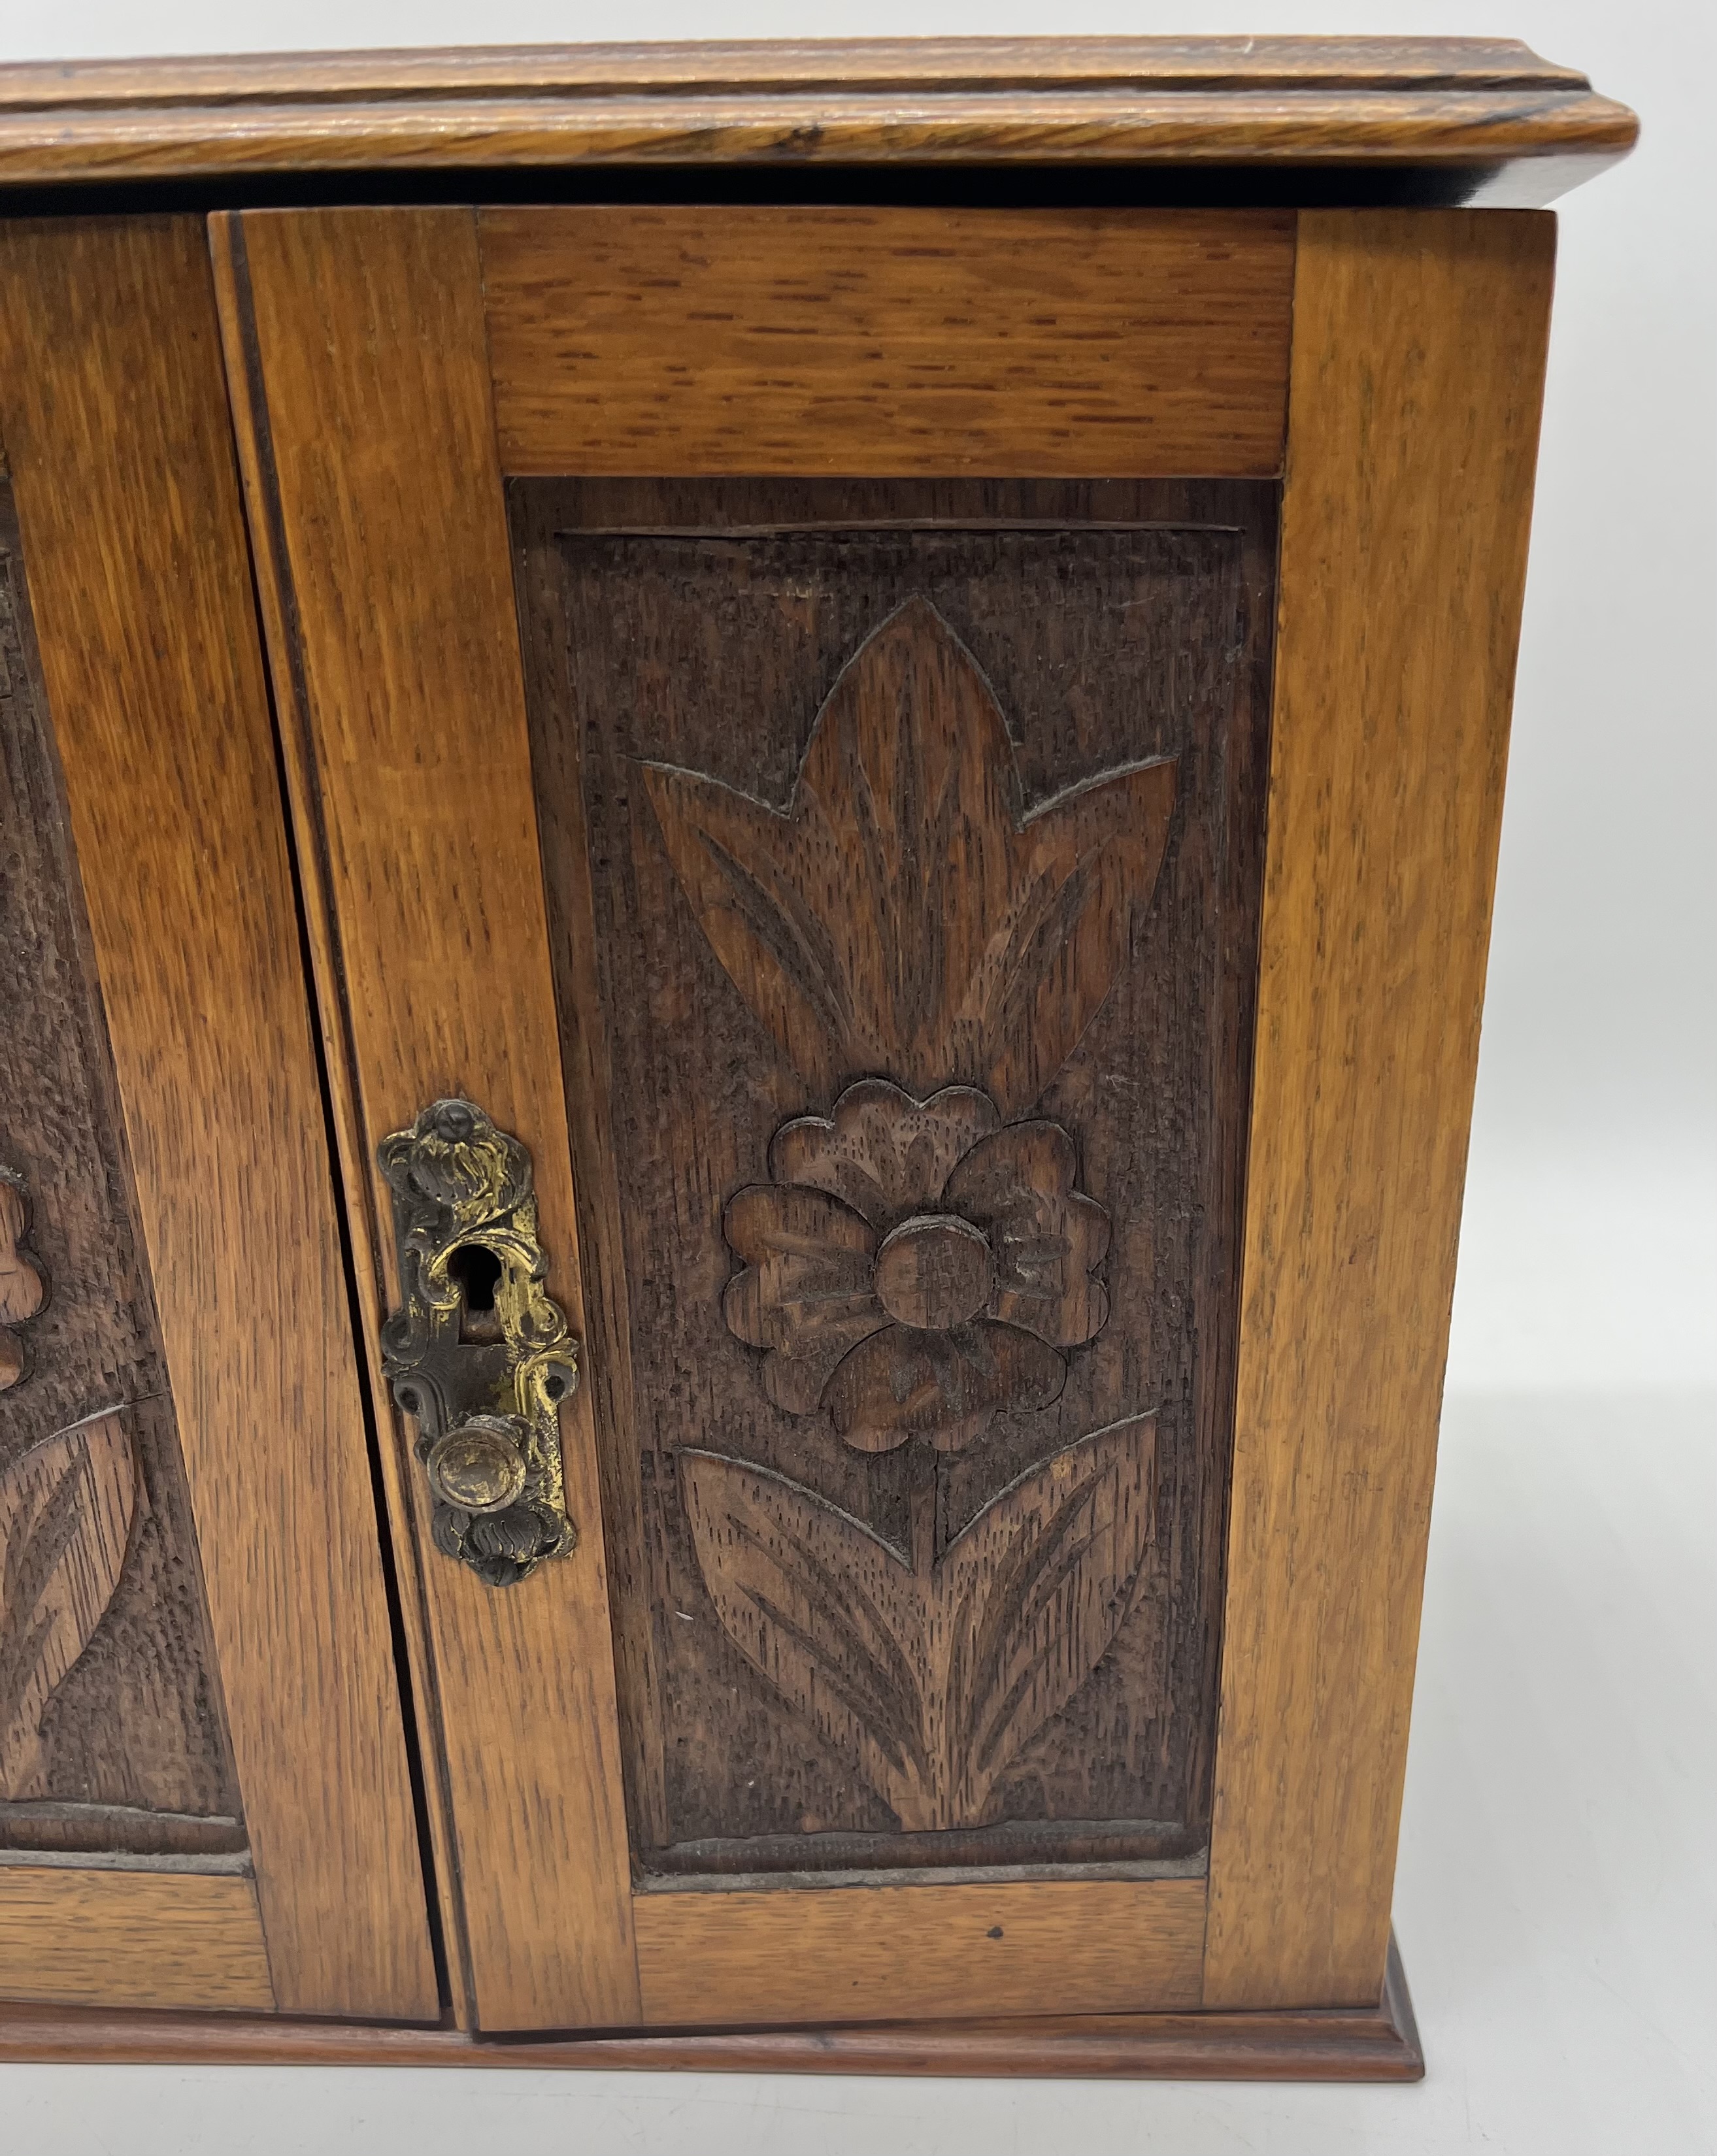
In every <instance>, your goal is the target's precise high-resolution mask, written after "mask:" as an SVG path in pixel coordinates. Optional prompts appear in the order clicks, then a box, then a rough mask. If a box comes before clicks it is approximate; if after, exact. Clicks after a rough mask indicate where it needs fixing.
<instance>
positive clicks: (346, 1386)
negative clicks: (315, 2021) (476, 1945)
mask: <svg viewBox="0 0 1717 2156" xmlns="http://www.w3.org/2000/svg"><path fill="white" fill-rule="evenodd" d="M0 423H3V428H4V433H5V438H6V442H7V445H8V450H9V451H10V454H11V458H12V465H13V481H14V485H15V486H16V489H17V496H18V516H19V521H20V524H21V526H22V530H23V542H24V547H25V552H26V557H27V558H28V561H29V562H30V566H31V574H32V598H33V605H34V610H35V619H36V627H37V634H38V638H39V644H40V649H41V659H42V670H43V676H44V681H45V683H46V686H47V691H48V700H49V709H50V711H51V712H52V715H53V719H54V727H55V732H56V736H57V739H58V742H59V752H60V757H61V761H62V763H63V765H64V773H65V779H66V791H67V796H68V798H69V803H70V809H71V821H72V829H73V834H74V837H75V841H76V846H77V853H78V859H79V862H80V867H81V870H82V874H83V880H84V885H85V896H86V898H87V901H88V906H89V915H90V931H91V936H92V940H93V944H94V949H95V962H96V968H97V972H98V973H99V976H100V984H101V988H102V992H103V996H104V999H105V1004H106V1008H107V1014H108V1025H109V1030H110V1034H111V1040H112V1046H113V1054H114V1063H115V1068H116V1074H117V1078H118V1086H119V1093H120V1098H121V1102H122V1103H123V1106H124V1113H125V1122H126V1138H127V1142H128V1143H129V1146H130V1148H131V1158H132V1162H133V1165H134V1169H135V1174H136V1189H137V1198H138V1209H139V1214H140V1216H141V1224H142V1228H143V1233H144V1240H145V1245H146V1248H147V1254H148V1257H149V1260H150V1263H151V1267H152V1272H153V1276H154V1278H155V1281H156V1282H157V1287H158V1288H159V1290H160V1291H161V1298H162V1302H161V1321H162V1337H163V1341H164V1344H165V1348H166V1357H167V1369H168V1373H169V1375H170V1378H171V1381H172V1391H173V1395H174V1398H175V1399H176V1401H177V1405H178V1412H179V1424H180V1432H181V1437H182V1444H183V1447H184V1453H185V1461H186V1467H187V1472H188V1481H189V1484H190V1491H191V1501H192V1509H193V1515H194V1517H195V1520H196V1524H197V1530H198V1538H199V1543H200V1548H201V1553H202V1558H203V1573H204V1578H205V1582H206V1585H207V1590H208V1606H209V1614H210V1620H211V1630H212V1632H213V1639H214V1643H215V1650H216V1659H217V1662H218V1666H219V1670H220V1674H221V1678H222V1682H223V1685H224V1689H225V1692H226V1698H227V1706H228V1712H229V1718H230V1723H231V1730H232V1740H233V1750H234V1758H235V1759H236V1762H237V1766H238V1772H239V1787H240V1789H241V1790H242V1792H243V1795H244V1805H245V1813H246V1817H247V1820H248V1824H249V1830H250V1838H251V1846H252V1850H253V1852H254V1860H255V1866H256V1876H257V1892H258V1897H259V1901H260V1907H261V1911H262V1916H263V1922H264V1928H265V1933H266V1936H267V1939H268V1946H269V1953H270V1964H271V1967H272V1970H273V1974H274V1988H275V1994H276V1996H277V1998H278V2001H279V2004H280V2006H281V2007H282V2008H283V2009H285V2010H290V2011H299V2012H315V2013H347V2014H357V2015H388V2016H395V2017H398V2018H402V2019H409V2018H414V2017H415V2018H430V2017H433V2016H434V2015H435V2014H436V2013H437V2011H438V2010H439V2007H438V1999H437V1992H436V1985H435V1979H434V1963H433V1958H432V1956H431V1953H430V1949H429V1935H428V1924H427V1917H426V1912H425V1909H424V1898H423V1881H422V1875H421V1866H420V1864H419V1856H418V1847H417V1834H416V1825H415V1820H414V1812H413V1805H412V1799H411V1789H410V1782H409V1773H408V1768H407V1761H406V1753H405V1742H404V1727H403V1722H402V1718H401V1715H400V1712H399V1704H398V1691H397V1687H396V1683H395V1678H394V1673H393V1656H392V1648H391V1640H390V1636H389V1627H388V1614H387V1609H386V1605H385V1600H384V1593H383V1578H382V1572H381V1566H380V1562H379V1557H378V1547H377V1540H376V1520H375V1511H374V1504H373V1497H372V1493H371V1485H370V1476H369V1470H368V1459H367V1450H366V1440H365V1434H364V1427H363V1420H362V1412H361V1406H360V1401H359V1396H358V1390H357V1376H356V1373H355V1370H354V1368H353V1365H352V1336H351V1329H350V1322H349V1316H348V1311H347V1298H346V1294H345V1288H344V1283H343V1280H342V1268H341V1259H340V1250H339V1244H338V1239H337V1232H336V1224H335V1217H334V1212H333V1201H332V1190H331V1187H330V1173H329V1162H328V1155H327V1150H326V1131H325V1124H324V1118H323V1111H322V1103H321V1091H320V1087H319V1084H318V1081H317V1075H316V1063H315V1058H314V1053H313V1049H312V1044H311V1035H310V1030H309V1024H308V1018H307V1014H306V1003H305V984H304V979H303V975H302V972H301V966H300V947H299V937H298V927H297V921H296V911H295V907H294V901H293V895H292V888H291V882H290V870H289V867H288V863H287V859H286V854H285V839H284V834H283V831H282V829H281V822H280V794H279V789H278V784H277V780H276V773H275V758H274V748H273V742H272V738H271V731H270V720H269V711H268V701H267V692H266V688H265V681H264V678H263V673H262V665H261V656H260V650H259V649H258V644H257V639H256V629H255V619H254V613H253V610H252V605H251V594H250V588H249V573H248V567H247V561H246V553H245V540H244V525H243V521H242V517H241V515H240V510H239V494H238V484H237V480H236V476H235V474H234V467H233V452H232V441H231V434H230V429H229V418H228V413H227V409H226V403H225V392H224V382H223V379H222V374H221V362H220V348H219V341H218V327H217V324H216V321H215V316H214V305H213V289H212V285H211V283H210V278H209V269H208V254H207V250H206V247H205V244H204V240H203V227H202V224H201V223H200V221H198V220H193V219H170V218H163V219H150V220H147V221H146V220H139V221H131V220H112V221H103V222H100V223H95V222H90V223H78V222H69V221H68V222H63V223H53V224H44V225H28V224H19V225H13V226H11V227H8V228H0Z"/></svg>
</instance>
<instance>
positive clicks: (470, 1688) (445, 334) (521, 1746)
mask: <svg viewBox="0 0 1717 2156" xmlns="http://www.w3.org/2000/svg"><path fill="white" fill-rule="evenodd" d="M215 244H216V249H217V254H218V256H224V258H225V259H224V266H223V269H222V272H221V283H222V288H223V299H224V315H225V318H226V335H227V339H228V348H229V364H230V365H231V366H232V371H233V372H234V373H235V374H244V375H245V376H246V381H247V393H246V397H245V402H246V403H248V404H249V411H248V413H243V414H241V418H242V423H244V425H245V427H246V430H247V432H248V434H249V438H250V439H249V447H248V449H247V452H246V459H247V465H249V467H250V469H251V471H252V482H251V483H252V487H253V495H254V500H255V505H256V506H257V508H258V509H259V510H260V511H261V512H262V518H263V521H264V524H265V544H264V545H263V547H261V548H260V552H261V554H262V556H263V559H264V561H265V563H267V564H268V565H269V572H270V581H272V582H273V583H275V586H276V587H277V588H276V590H275V593H274V594H273V597H272V598H271V601H270V607H269V613H270V648H271V654H272V656H273V660H274V666H275V675H276V678H277V681H278V682H279V684H280V694H281V697H282V701H283V703H285V704H286V705H287V706H288V707H289V708H290V709H292V710H294V711H296V712H297V713H298V714H299V724H298V726H296V727H295V728H292V729H289V731H290V732H296V734H297V735H298V737H299V741H298V743H297V744H296V745H295V748H294V752H293V754H294V757H295V759H296V762H297V766H298V767H297V768H296V771H295V773H294V782H293V783H294V793H295V797H296V798H295V812H296V814H297V815H298V816H299V818H300V823H301V844H302V847H303V850H304V851H305V853H306V855H312V854H316V852H317V849H318V844H319V842H318V838H317V833H316V819H317V818H318V817H319V818H320V820H321V829H322V830H323V832H324V833H325V839H324V840H323V841H321V852H320V855H319V859H320V860H321V862H324V863H325V864H326V865H325V868H324V869H323V870H322V873H324V874H325V875H326V879H327V888H326V896H325V904H324V906H323V907H322V908H321V909H318V910H320V911H321V912H322V916H323V920H324V921H325V922H326V936H325V937H324V939H323V944H322V947H321V950H320V952H319V954H318V955H319V962H320V964H321V970H322V978H323V982H324V993H325V995H326V994H327V993H328V991H329V989H330V988H333V987H334V986H335V984H337V994H336V996H335V997H334V998H333V1011H334V1012H337V1015H334V1014H333V1013H332V1012H331V1014H330V1015H329V1019H328V1023H329V1024H330V1025H331V1028H332V1029H333V1030H334V1031H335V1033H336V1034H337V1036H338V1035H340V1034H344V1035H345V1036H346V1045H342V1046H341V1048H340V1052H339V1053H337V1055H335V1056H334V1057H333V1058H332V1059H331V1060H332V1061H333V1062H334V1064H335V1065H336V1067H337V1069H340V1070H345V1071H349V1073H350V1081H349V1085H348V1086H347V1089H346V1090H347V1092H348V1100H347V1103H346V1104H344V1107H343V1116H344V1126H345V1127H344V1132H343V1134H342V1142H343V1143H344V1144H345V1146H346V1147H347V1149H348V1168H349V1171H350V1172H352V1183H351V1189H352V1213H353V1215H354V1227H353V1233H354V1236H355V1239H356V1243H357V1250H359V1252H360V1253H361V1254H362V1263H361V1265H360V1270H361V1272H362V1275H363V1299H364V1301H365V1303H366V1317H367V1320H368V1326H367V1329H368V1332H369V1342H368V1345H369V1348H370V1353H371V1355H372V1358H373V1372H374V1376H375V1378H376V1381H377V1385H378V1394H379V1396H380V1397H381V1398H383V1399H385V1398H386V1397H387V1393H386V1390H385V1388H384V1387H383V1383H382V1376H383V1373H382V1372H381V1371H380V1369H379V1368H375V1367H374V1365H375V1361H376V1359H377V1358H378V1340H377V1327H378V1318H379V1316H380V1314H381V1312H382V1310H383V1307H384V1306H385V1307H387V1308H393V1307H395V1306H397V1304H398V1297H399V1280H398V1266H397V1263H396V1259H395V1254H394V1250H393V1231H392V1219H391V1214H390V1211H389V1204H390V1199H389V1193H388V1187H387V1185H386V1183H384V1182H383V1179H382V1178H381V1177H380V1175H379V1174H378V1173H377V1171H376V1170H375V1168H374V1167H373V1163H374V1159H375V1153H376V1148H377V1147H378V1144H379V1143H380V1142H381V1141H382V1139H383V1137H386V1136H387V1135H388V1133H390V1132H396V1131H399V1130H402V1129H407V1128H409V1127H410V1126H411V1125H412V1123H413V1122H414V1119H415V1118H416V1116H418V1115H419V1111H422V1110H423V1109H424V1108H425V1107H427V1106H429V1104H430V1103H432V1102H433V1101H435V1100H437V1099H438V1098H442V1097H447V1096H465V1097H466V1098H468V1099H470V1100H471V1101H475V1102H476V1103H477V1104H478V1105H479V1106H481V1107H482V1108H483V1109H484V1110H485V1111H486V1112H487V1113H488V1114H489V1115H490V1116H492V1117H493V1119H494V1121H495V1123H496V1126H497V1127H499V1128H501V1130H503V1131H506V1132H512V1134H513V1135H514V1136H516V1137H517V1138H518V1139H519V1140H521V1141H522V1143H523V1144H524V1146H525V1147H527V1150H528V1152H529V1154H530V1156H531V1159H532V1164H533V1168H534V1175H535V1188H536V1195H537V1205H538V1209H539V1217H540V1221H541V1231H542V1243H543V1246H544V1248H545V1249H546V1250H547V1254H548V1257H549V1261H550V1270H549V1274H548V1278H547V1290H548V1292H549V1294H550V1295H551V1296H553V1297H554V1299H555V1300H556V1301H558V1303H559V1304H560V1305H561V1306H562V1307H563V1309H565V1310H566V1311H567V1312H568V1315H569V1317H570V1319H571V1322H572V1326H573V1331H574V1332H579V1331H580V1330H581V1329H582V1325H583V1318H582V1308H583V1295H582V1290H581V1285H580V1278H579V1268H578V1247H577V1241H576V1228H575V1220H574V1214H573V1190H572V1173H571V1163H570V1155H569V1148H568V1139H567V1133H566V1117H565V1101H564V1095H563V1087H562V1082H561V1062H560V1053H559V1046H558V1034H557V1029H556V1022H555V1011H554V995H553V982H552V979H551V978H550V973H549V968H548V961H547V924H546V920H545V911H544V900H543V894H542V880H541V871H540V865H539V861H538V855H537V834H536V816H535V808H534V800H533V796H532V783H531V766H530V752H529V746H528V739H527V732H526V726H525V714H524V689H523V681H522V669H521V662H520V657H519V650H518V634H517V622H516V619H515V616H514V612H513V603H512V570H511V564H510V559H509V548H508V541H507V533H506V518H505V511H504V506H503V502H502V495H501V473H500V469H499V464H498V460H497V457H496V447H495V433H494V420H493V413H492V406H491V393H490V383H489V374H488V361H487V352H486V341H485V331H484V321H483V308H482V292H481V274H480V268H479V263H478V256H477V248H476V223H475V218H474V216H473V215H472V213H470V212H468V211H460V210H456V209H448V210H440V209H438V210H429V211H409V210H355V211H330V212H306V213H294V212H279V213H274V212H265V213H246V214H244V216H243V217H242V218H225V219H221V220H218V221H217V224H216V228H215ZM240 247H242V256H241V255H240V254H239V248H240ZM241 260H242V264H243V267H244V270H245V272H247V273H248V280H247V277H245V276H241V275H239V274H237V273H238V270H239V264H240V262H241ZM247 281H248V286H249V290H248V303H247V294H246V291H245V289H244V288H245V284H246V282H247ZM247 348H248V349H247ZM269 532H272V533H273V534H274V535H275V545H274V547H270V545H269V544H268V543H267V535H268V533H269ZM337 1090H340V1089H339V1088H337ZM359 1193H362V1195H360V1194H359ZM560 1432H561V1444H562V1452H563V1462H564V1470H565V1477H566V1494H567V1501H568V1511H569V1512H570V1513H571V1516H572V1517H573V1522H574V1523H575V1525H576V1528H577V1532H578V1546H577V1548H576V1549H575V1550H573V1553H571V1554H570V1555H569V1556H567V1557H565V1558H557V1559H554V1560H553V1561H551V1562H547V1563H543V1564H542V1565H540V1566H539V1567H538V1568H537V1570H536V1571H535V1573H532V1576H531V1577H530V1578H527V1579H524V1580H522V1581H521V1582H519V1583H518V1584H516V1585H513V1586H510V1587H494V1586H491V1585H488V1584H486V1583H485V1582H484V1581H482V1580H481V1579H479V1578H477V1577H476V1574H475V1573H473V1572H472V1571H470V1570H469V1569H468V1568H466V1567H465V1565H463V1564H460V1563H455V1562H453V1561H452V1560H450V1558H447V1557H445V1556H444V1555H443V1554H442V1553H440V1551H438V1550H437V1549H436V1548H434V1546H433V1543H432V1542H431V1539H430V1522H429V1517H428V1513H429V1505H428V1501H427V1493H426V1491H424V1486H423V1483H422V1480H421V1470H420V1469H419V1468H418V1466H416V1464H415V1463H414V1462H411V1461H410V1460H409V1459H408V1458H407V1457H406V1456H405V1452H404V1441H403V1440H402V1438H401V1436H400V1435H399V1432H398V1424H397V1421H396V1423H395V1428H394V1432H393V1446H392V1448H391V1450H393V1458H392V1460H390V1461H389V1465H388V1494H389V1501H390V1503H391V1504H392V1505H393V1507H395V1508H396V1510H395V1521H396V1526H397V1528H398V1532H399V1533H400V1536H401V1538H402V1539H403V1540H409V1541H410V1542H411V1543H413V1544H414V1547H415V1549H416V1552H417V1559H418V1564H419V1582H420V1586H421V1592H422V1596H423V1602H424V1613H425V1616H426V1620H427V1621H426V1624H425V1625H424V1628H423V1630H422V1632H421V1633H420V1634H419V1636H418V1637H417V1639H416V1640H415V1641H414V1650H415V1652H416V1653H417V1655H419V1657H420V1658H421V1675H420V1680H419V1697H420V1699H421V1701H422V1703H423V1712H424V1715H425V1716H426V1717H428V1718H429V1719H430V1721H431V1722H432V1726H431V1727H429V1729H428V1730H427V1731H426V1732H425V1735H426V1743H428V1744H429V1747H430V1748H431V1749H432V1750H433V1751H434V1752H435V1753H437V1754H438V1756H439V1757H440V1759H441V1760H442V1762H443V1767H442V1774H443V1779H444V1783H445V1789H444V1790H443V1792H442V1798H441V1804H444V1805H445V1808H446V1809H445V1813H444V1814H443V1815H442V1816H440V1818H439V1820H437V1839H438V1843H439V1846H440V1851H442V1852H444V1853H445V1857H446V1858H447V1859H448V1860H449V1861H447V1863H446V1866H445V1868H446V1870H447V1871H448V1874H449V1876H450V1881H451V1882H452V1892H453V1895H454V1897H455V1899H456V1902H457V1904H458V1912H457V1913H458V1917H459V1923H458V1926H457V1928H456V1929H455V1933H454V1936H455V1938H458V1939H460V1942H461V1953H460V1958H461V1959H462V1961H463V1963H464V1965H465V1971H466V1980H467V1982H468V1984H469V1989H470V2018H471V2019H472V2020H473V2022H474V2024H475V2025H480V2026H481V2027H482V2028H484V2029H486V2030H506V2029H510V2028H531V2027H545V2026H547V2027H554V2026H563V2027H565V2026H586V2027H588V2026H604V2025H607V2026H613V2025H622V2024H625V2023H627V2022H630V2021H635V2020H637V2018H638V2014H639V2004H638V1988H637V1970H636V1959H635V1948H634V1944H633V1938H632V1922H631V1890H630V1865H629V1858H628V1850H627V1840H626V1831H625V1805H624V1800H623V1797H622V1794H621V1788H620V1777H619V1734H618V1725H617V1716H616V1708H615V1702H614V1676H613V1665H612V1645H611V1635H610V1631H609V1609H608V1599H607V1590H606V1586H605V1581H604V1543H603V1522H602V1515H601V1507H600V1501H599V1489H598V1477H597V1468H596V1458H595V1447H594V1433H593V1427H592V1418H591V1409H590V1392H589V1387H588V1385H586V1386H582V1387H581V1388H580V1389H578V1392H577V1393H575V1394H573V1397H572V1398H571V1399H570V1401H569V1402H568V1403H567V1404H564V1405H563V1407H562V1409H561V1411H560ZM389 1449H390V1448H388V1447H387V1446H384V1450H389ZM436 1809H437V1810H438V1811H440V1809H441V1805H438V1806H437V1807H436Z"/></svg>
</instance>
